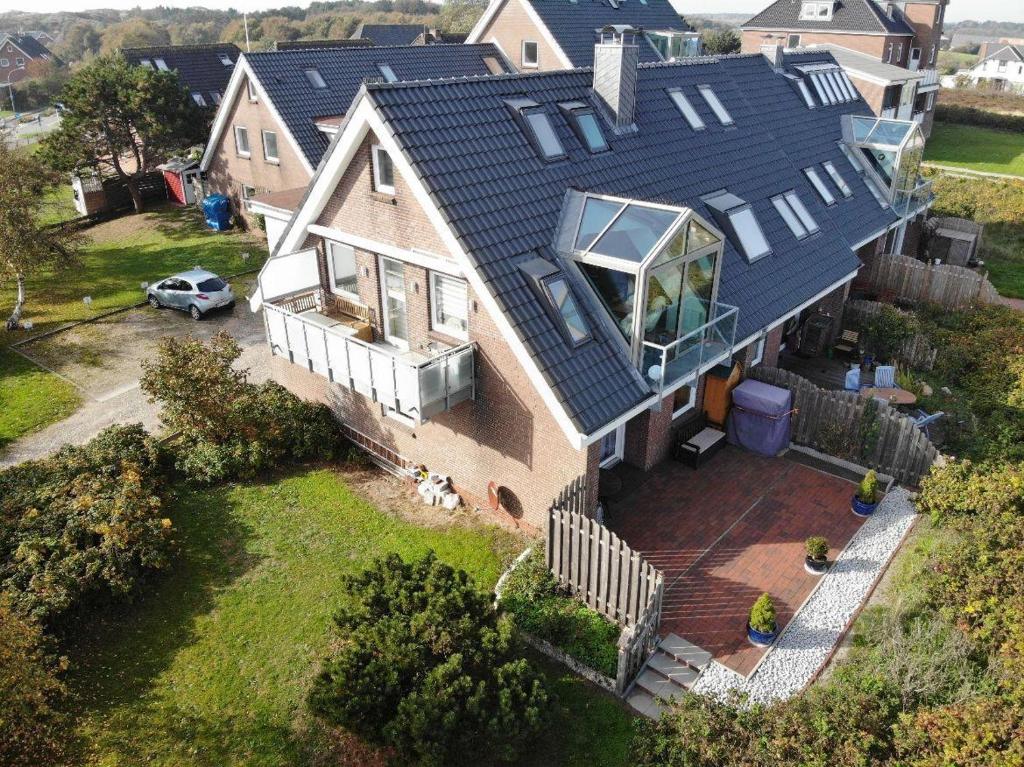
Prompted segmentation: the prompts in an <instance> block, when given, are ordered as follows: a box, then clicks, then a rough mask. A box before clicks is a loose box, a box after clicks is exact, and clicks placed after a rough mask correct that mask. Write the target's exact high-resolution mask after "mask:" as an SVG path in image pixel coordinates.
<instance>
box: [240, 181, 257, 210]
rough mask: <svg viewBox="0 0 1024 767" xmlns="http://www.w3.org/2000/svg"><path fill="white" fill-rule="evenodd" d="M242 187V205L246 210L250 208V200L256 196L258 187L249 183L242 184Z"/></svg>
mask: <svg viewBox="0 0 1024 767" xmlns="http://www.w3.org/2000/svg"><path fill="white" fill-rule="evenodd" d="M240 186H241V187H242V207H243V208H245V209H246V210H248V209H249V200H251V199H252V198H253V197H255V196H256V187H254V186H249V185H248V184H241V185H240Z"/></svg>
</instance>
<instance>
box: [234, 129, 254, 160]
mask: <svg viewBox="0 0 1024 767" xmlns="http://www.w3.org/2000/svg"><path fill="white" fill-rule="evenodd" d="M239 131H241V132H242V133H244V134H245V149H242V146H241V142H239V140H238V135H239V133H238V132H239ZM235 154H237V155H238V156H239V157H246V158H248V157H252V144H250V143H249V129H248V128H247V127H245V126H244V125H236V126H235Z"/></svg>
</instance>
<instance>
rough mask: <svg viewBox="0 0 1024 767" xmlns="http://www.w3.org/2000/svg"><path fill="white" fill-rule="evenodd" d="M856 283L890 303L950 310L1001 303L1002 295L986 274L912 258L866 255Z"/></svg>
mask: <svg viewBox="0 0 1024 767" xmlns="http://www.w3.org/2000/svg"><path fill="white" fill-rule="evenodd" d="M856 284H857V286H858V287H861V288H865V289H867V290H871V291H874V292H876V293H878V294H879V295H880V296H882V297H883V298H885V299H887V300H898V301H904V302H906V303H910V304H919V303H933V304H938V305H939V306H943V307H945V308H947V309H964V308H967V307H970V306H977V305H979V304H993V303H996V302H998V300H999V294H998V293H997V292H996V289H995V287H993V285H992V283H991V282H989V281H988V278H987V276H986V275H985V274H979V273H978V272H976V271H974V270H973V269H968V268H966V267H963V266H952V265H950V264H930V263H925V262H923V261H918V260H917V259H915V258H911V257H909V256H897V255H889V254H883V255H877V256H876V255H871V256H866V257H865V258H864V268H863V269H861V271H860V274H858V275H857V280H856Z"/></svg>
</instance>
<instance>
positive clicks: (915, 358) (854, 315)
mask: <svg viewBox="0 0 1024 767" xmlns="http://www.w3.org/2000/svg"><path fill="white" fill-rule="evenodd" d="M884 306H888V304H883V303H880V302H878V301H860V300H851V301H847V302H846V307H845V308H844V309H843V322H844V324H845V325H847V326H848V327H850V328H851V329H853V330H859V331H861V332H863V330H864V328H865V327H866V326H867V324H868V322H869V321H870V320H871V318H872V317H874V316H875V315H877V314H878V313H879V312H881V311H882V307H884ZM897 311H899V310H898V309H897ZM938 353H939V350H938V349H936V348H935V347H933V346H932V345H931V344H930V343H928V337H927V336H925V335H924V334H923V333H915V334H914V335H913V336H912V337H911V338H908V339H907V340H906V341H905V342H904V343H903V346H901V347H900V350H899V351H898V352H897V353H896V358H897V359H898V360H899V361H900V362H902V363H904V364H905V365H908V366H909V367H911V368H913V369H914V370H931V369H932V368H933V367H934V366H935V358H936V357H937V356H938Z"/></svg>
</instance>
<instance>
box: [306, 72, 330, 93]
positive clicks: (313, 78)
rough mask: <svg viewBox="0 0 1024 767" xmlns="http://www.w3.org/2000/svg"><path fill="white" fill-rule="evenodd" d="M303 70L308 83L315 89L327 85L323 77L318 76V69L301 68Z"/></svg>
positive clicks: (320, 88)
mask: <svg viewBox="0 0 1024 767" xmlns="http://www.w3.org/2000/svg"><path fill="white" fill-rule="evenodd" d="M303 72H305V75H306V79H307V80H308V81H309V84H310V85H312V86H313V87H314V88H316V89H317V90H322V89H324V88H326V87H327V83H325V82H324V78H323V77H321V76H320V71H319V70H318V69H314V68H312V67H310V68H309V69H305V70H303Z"/></svg>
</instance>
